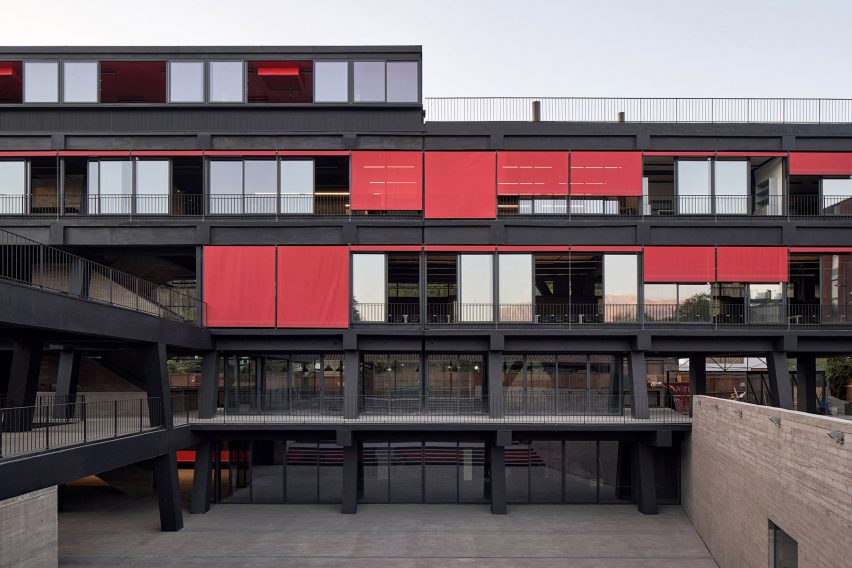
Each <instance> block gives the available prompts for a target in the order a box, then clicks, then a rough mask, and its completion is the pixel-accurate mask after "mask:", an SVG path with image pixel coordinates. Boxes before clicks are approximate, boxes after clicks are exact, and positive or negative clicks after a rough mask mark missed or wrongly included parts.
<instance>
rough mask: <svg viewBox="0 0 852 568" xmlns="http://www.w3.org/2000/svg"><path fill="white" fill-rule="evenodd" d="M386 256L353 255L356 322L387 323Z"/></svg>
mask: <svg viewBox="0 0 852 568" xmlns="http://www.w3.org/2000/svg"><path fill="white" fill-rule="evenodd" d="M385 281H386V277H385V255H383V254H353V255H352V304H353V306H354V308H355V313H354V314H353V316H352V319H353V320H354V321H382V322H383V321H385Z"/></svg>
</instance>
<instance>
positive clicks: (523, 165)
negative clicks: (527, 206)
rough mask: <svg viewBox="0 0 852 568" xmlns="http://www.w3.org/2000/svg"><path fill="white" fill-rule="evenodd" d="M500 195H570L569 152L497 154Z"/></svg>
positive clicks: (498, 192)
mask: <svg viewBox="0 0 852 568" xmlns="http://www.w3.org/2000/svg"><path fill="white" fill-rule="evenodd" d="M497 194H498V195H567V194H568V152H497Z"/></svg>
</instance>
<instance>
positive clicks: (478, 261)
mask: <svg viewBox="0 0 852 568" xmlns="http://www.w3.org/2000/svg"><path fill="white" fill-rule="evenodd" d="M492 261H493V256H492V255H490V254H462V255H459V264H460V266H459V279H460V282H459V284H460V288H461V294H460V295H459V296H460V304H461V305H460V310H459V320H460V321H491V320H492V319H493V301H494V296H493V276H492V275H493V269H492Z"/></svg>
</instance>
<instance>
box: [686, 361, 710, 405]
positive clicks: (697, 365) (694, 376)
mask: <svg viewBox="0 0 852 568" xmlns="http://www.w3.org/2000/svg"><path fill="white" fill-rule="evenodd" d="M689 394H691V395H693V396H698V395H705V394H707V361H706V358H705V357H704V355H690V356H689Z"/></svg>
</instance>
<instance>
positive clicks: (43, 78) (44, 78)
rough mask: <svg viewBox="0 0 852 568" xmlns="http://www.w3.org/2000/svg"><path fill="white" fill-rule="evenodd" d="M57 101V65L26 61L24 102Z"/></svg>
mask: <svg viewBox="0 0 852 568" xmlns="http://www.w3.org/2000/svg"><path fill="white" fill-rule="evenodd" d="M58 101H59V63H56V62H54V61H27V62H25V63H24V102H25V103H55V102H58Z"/></svg>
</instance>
